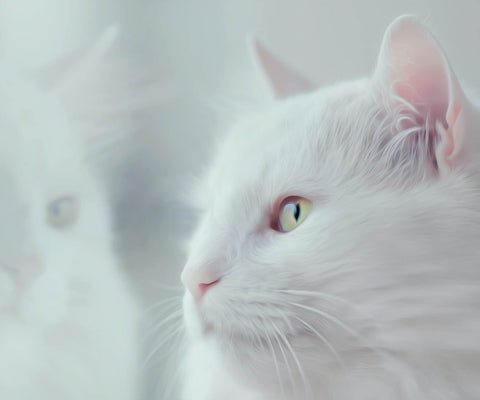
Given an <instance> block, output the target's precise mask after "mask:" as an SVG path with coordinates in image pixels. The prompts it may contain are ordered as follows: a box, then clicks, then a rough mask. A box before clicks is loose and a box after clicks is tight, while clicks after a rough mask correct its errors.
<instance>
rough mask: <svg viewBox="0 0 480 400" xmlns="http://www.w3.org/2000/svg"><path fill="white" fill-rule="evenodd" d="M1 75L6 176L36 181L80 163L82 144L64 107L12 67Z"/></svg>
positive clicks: (0, 142)
mask: <svg viewBox="0 0 480 400" xmlns="http://www.w3.org/2000/svg"><path fill="white" fill-rule="evenodd" d="M0 72H1V73H2V76H1V77H0V104H1V108H0V163H1V165H2V173H5V171H8V170H9V171H10V174H13V175H19V176H15V178H16V179H28V178H30V179H34V178H35V177H40V176H39V175H41V174H42V173H43V172H45V171H47V170H49V169H51V168H55V165H56V164H59V163H62V162H63V161H64V160H65V161H67V162H70V163H72V164H75V163H77V162H78V160H79V145H78V142H77V140H76V137H75V135H74V133H73V132H72V127H71V126H70V124H69V122H68V119H67V117H66V115H65V113H64V112H63V110H62V108H61V106H60V105H59V104H58V103H57V102H56V101H55V99H54V98H53V97H52V96H49V95H47V94H45V93H42V92H41V91H40V90H38V89H37V88H36V87H35V85H34V84H33V83H31V82H29V81H28V80H25V79H23V78H22V77H20V76H19V75H18V74H16V73H15V72H12V71H11V70H10V69H9V68H6V67H4V66H1V67H0ZM20 174H21V175H20ZM26 175H29V177H27V176H26Z"/></svg>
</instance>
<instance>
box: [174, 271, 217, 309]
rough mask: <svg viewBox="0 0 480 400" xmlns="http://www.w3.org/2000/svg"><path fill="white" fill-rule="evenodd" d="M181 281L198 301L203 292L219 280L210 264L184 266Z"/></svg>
mask: <svg viewBox="0 0 480 400" xmlns="http://www.w3.org/2000/svg"><path fill="white" fill-rule="evenodd" d="M182 282H183V284H184V285H185V287H186V288H187V290H188V291H189V292H190V293H191V295H192V296H193V298H194V299H195V301H196V302H197V303H198V302H199V301H200V300H201V299H202V298H203V296H204V295H205V293H206V292H207V291H208V290H209V289H211V288H212V287H213V286H215V285H216V284H217V283H218V282H220V277H219V274H218V271H216V268H212V267H211V266H210V265H207V266H204V267H200V268H195V269H192V268H188V267H187V268H185V269H184V270H183V272H182Z"/></svg>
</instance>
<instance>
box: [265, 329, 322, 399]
mask: <svg viewBox="0 0 480 400" xmlns="http://www.w3.org/2000/svg"><path fill="white" fill-rule="evenodd" d="M272 326H273V328H274V329H275V330H276V332H277V334H278V335H279V337H280V340H282V341H283V343H285V346H286V347H287V349H288V351H289V352H290V354H291V355H292V358H293V360H294V361H295V364H296V365H297V369H298V373H299V374H300V377H301V379H302V383H303V387H304V389H305V393H306V394H307V396H308V398H310V399H313V393H312V387H311V385H310V383H309V382H308V380H307V377H306V375H305V372H304V370H303V368H302V365H301V364H300V361H299V359H298V357H297V354H296V353H295V351H294V350H293V348H292V345H291V344H290V342H289V340H288V338H287V337H286V335H285V334H284V333H283V332H281V331H280V329H278V327H277V326H276V325H275V324H274V323H272Z"/></svg>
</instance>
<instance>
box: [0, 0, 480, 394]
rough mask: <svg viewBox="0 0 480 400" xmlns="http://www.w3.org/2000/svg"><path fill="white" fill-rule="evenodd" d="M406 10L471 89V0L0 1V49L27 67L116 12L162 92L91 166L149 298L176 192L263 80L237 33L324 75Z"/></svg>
mask: <svg viewBox="0 0 480 400" xmlns="http://www.w3.org/2000/svg"><path fill="white" fill-rule="evenodd" d="M406 13H408V14H416V15H417V16H419V17H420V18H421V19H422V20H423V21H424V22H425V23H426V24H427V25H428V26H429V27H430V28H431V29H432V31H433V32H434V34H435V35H436V37H437V39H438V40H439V41H440V43H441V44H442V46H443V48H444V49H445V50H446V52H447V54H448V56H449V59H450V61H451V64H452V65H453V67H454V69H455V70H456V72H457V74H458V76H459V77H460V79H461V80H462V81H464V82H465V84H466V86H467V87H469V88H471V89H472V90H473V91H477V92H478V88H479V87H480V76H479V75H480V74H479V72H478V71H479V67H480V45H479V42H480V40H479V39H480V1H479V0H460V1H446V0H442V1H440V0H415V1H413V0H411V1H392V0H366V1H358V0H349V1H347V0H344V1H336V0H316V1H315V0H296V1H291V0H290V1H289V0H264V1H253V0H242V1H236V2H233V1H231V2H227V1H224V0H223V1H222V0H211V1H187V0H102V1H98V0H97V1H94V0H44V1H42V2H32V1H31V0H0V56H1V57H2V58H5V59H7V60H9V61H10V62H14V63H16V64H18V65H19V66H21V67H22V68H24V69H26V70H34V69H36V68H39V67H41V66H43V65H45V64H47V63H48V62H49V61H51V60H53V59H55V58H57V57H60V56H61V55H63V54H66V53H68V52H69V51H72V50H74V49H76V48H78V47H79V46H81V45H82V44H84V43H85V42H87V41H88V40H91V39H92V38H93V37H94V36H95V35H96V34H98V33H99V32H100V31H101V30H102V29H103V28H104V27H106V26H107V25H110V24H112V23H116V24H118V25H119V26H120V28H121V30H122V35H121V39H120V40H121V47H122V51H123V52H124V54H125V55H126V56H127V57H132V58H133V59H134V60H135V64H136V66H135V68H142V67H143V68H144V69H145V70H146V71H148V73H149V74H150V76H151V79H152V85H153V84H159V90H160V91H164V93H162V96H160V97H161V98H162V99H163V100H162V101H161V102H156V103H155V105H154V106H152V107H150V108H149V109H146V110H145V112H144V113H140V116H139V118H141V119H142V121H141V123H139V126H140V127H141V128H140V129H137V130H136V131H135V133H134V135H135V137H134V138H133V141H126V142H125V145H126V146H129V147H131V151H129V152H127V153H126V155H125V154H124V155H123V156H122V158H120V160H117V161H116V163H115V164H114V166H109V167H108V166H107V167H105V168H101V167H98V166H97V168H98V169H99V173H100V174H101V175H102V177H103V179H104V180H105V185H107V186H108V188H109V189H110V193H111V198H112V204H113V206H114V211H115V216H116V227H117V247H118V250H119V253H120V255H121V258H122V261H123V265H124V267H125V269H126V270H127V272H128V274H129V276H130V277H131V282H132V285H133V287H134V288H135V290H136V292H137V293H138V296H139V298H140V300H141V302H142V305H143V307H144V308H147V307H148V306H150V305H152V304H155V302H157V301H159V300H161V299H164V298H168V297H169V296H172V295H176V294H177V292H175V288H176V287H177V288H179V287H180V280H179V275H180V271H181V269H182V264H183V262H184V259H185V254H184V244H185V243H186V240H187V239H188V234H189V232H190V231H191V230H192V227H193V226H194V221H195V218H194V216H193V215H192V214H191V213H190V212H189V211H188V209H187V208H186V207H185V206H183V203H182V202H181V201H180V200H179V199H181V198H182V197H183V196H184V195H185V193H186V192H187V190H188V186H189V185H190V183H191V182H192V179H193V178H194V177H195V176H196V175H197V174H198V173H199V171H200V170H201V169H202V168H204V167H205V165H206V163H207V160H208V159H209V157H210V156H211V154H212V152H213V150H212V149H213V146H212V143H213V140H214V137H215V136H218V135H221V134H222V131H223V130H224V127H225V126H226V125H227V124H228V120H229V117H230V116H231V115H233V110H235V109H238V108H240V109H241V108H242V105H245V107H248V106H249V104H251V103H253V99H254V98H255V96H256V95H257V94H258V93H259V92H261V91H262V90H263V89H265V86H264V85H263V84H262V82H261V81H260V79H259V76H258V75H257V74H256V71H255V69H254V67H253V65H252V63H251V60H250V58H249V57H250V56H249V53H248V52H247V46H246V37H247V35H248V34H252V33H253V34H255V35H256V36H258V37H259V38H261V39H262V41H263V42H264V43H266V44H267V45H268V46H269V47H270V49H271V50H272V52H273V53H275V54H276V55H278V56H279V57H280V58H282V59H284V60H285V61H288V62H289V63H290V64H291V65H292V66H294V67H295V69H297V70H298V71H300V72H302V73H303V74H304V75H305V76H307V77H309V78H310V79H311V80H312V81H313V82H315V83H318V84H319V85H327V84H330V83H332V82H335V81H338V80H346V79H353V78H357V77H361V76H365V75H368V74H369V73H371V72H372V69H373V66H374V63H375V59H376V55H377V51H378V48H379V45H380V42H381V39H382V35H383V32H384V30H385V28H386V26H387V25H388V24H389V23H390V22H391V21H392V20H393V19H394V18H395V17H397V16H399V15H401V14H406ZM132 68H133V67H132ZM172 310H173V308H170V311H172ZM165 313H166V314H164V316H166V315H168V310H166V311H165ZM152 315H153V314H152ZM159 315H160V314H156V316H157V318H160V317H164V316H160V317H159ZM148 318H149V317H147V322H146V324H147V325H148V324H149V323H150V324H151V323H152V321H148ZM157 321H158V319H157ZM167 328H168V327H165V329H167ZM160 336H161V333H159V335H158V337H160ZM154 342H155V339H154V340H153V341H152V342H148V343H147V344H146V347H147V348H149V347H150V348H153V347H152V346H153V344H152V343H154ZM148 352H149V350H146V353H148ZM168 368H172V367H168ZM162 369H164V362H163V359H162V358H161V357H160V358H158V359H157V360H156V362H155V361H154V362H151V363H150V365H148V366H147V370H148V371H149V373H148V374H147V377H146V383H145V398H148V399H152V398H155V396H159V395H158V394H156V393H159V391H161V390H162V389H161V387H162V385H163V383H162V379H161V376H164V371H163V370H162ZM169 372H171V371H169ZM157 383H158V384H157ZM172 396H173V395H172ZM169 398H170V397H169ZM172 398H173V397H172Z"/></svg>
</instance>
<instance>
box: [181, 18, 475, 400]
mask: <svg viewBox="0 0 480 400" xmlns="http://www.w3.org/2000/svg"><path fill="white" fill-rule="evenodd" d="M314 47H315V44H312V51H319V49H315V48H314ZM256 49H257V52H258V59H259V61H260V64H261V65H262V66H263V68H264V69H265V74H266V77H268V79H269V81H270V82H271V83H272V84H273V89H274V92H275V94H276V95H277V97H282V98H286V97H288V98H286V99H282V101H279V102H278V103H276V104H275V105H273V106H272V107H271V108H270V109H268V110H262V112H259V113H258V115H252V117H251V118H250V119H246V120H244V121H242V122H240V123H238V124H237V125H235V126H234V127H233V128H232V130H231V132H230V133H229V135H227V137H226V138H225V140H224V141H223V143H222V144H221V146H220V149H219V151H218V154H217V156H216V158H215V160H214V162H213V165H212V167H211V169H210V171H209V173H208V174H207V176H206V177H205V180H204V181H203V185H201V186H200V191H199V193H198V195H197V196H196V197H194V198H193V203H194V205H195V206H196V207H197V208H199V210H200V212H201V219H200V223H199V226H198V229H197V231H196V233H195V235H194V237H193V239H192V241H191V245H190V250H189V258H188V261H187V264H186V266H185V268H184V271H183V274H182V280H183V282H184V284H185V286H186V288H187V291H186V294H185V297H184V318H185V323H186V327H187V331H188V335H189V337H188V345H187V355H186V356H185V359H184V361H183V364H182V368H183V374H184V381H183V385H182V392H183V397H182V398H183V399H184V400H193V399H195V400H220V399H221V400H227V399H228V400H249V399H251V400H254V399H255V400H274V399H275V400H276V399H284V400H287V399H288V400H291V399H298V400H314V399H324V400H326V399H336V400H347V399H348V400H352V399H355V400H385V399H389V400H400V399H410V400H412V399H415V400H417V399H418V400H420V399H421V400H438V399H442V400H453V399H479V398H480V385H479V384H478V380H479V379H480V340H479V334H480V306H479V305H480V268H479V256H480V247H479V243H480V190H479V188H480V186H479V183H480V180H479V178H480V157H479V156H478V153H479V151H480V133H479V132H478V126H480V112H479V106H478V104H477V105H475V103H474V101H473V100H472V99H470V98H469V97H467V96H466V95H465V92H464V91H463V90H462V88H461V86H460V84H459V82H458V80H457V78H456V77H455V74H454V73H453V71H452V69H451V68H450V66H449V63H448V61H447V58H446V56H445V55H444V53H443V51H442V50H441V48H440V46H439V45H438V43H437V42H436V41H435V39H434V38H433V37H432V36H431V34H430V33H429V32H428V31H427V29H426V28H425V27H424V26H423V25H422V23H421V22H419V21H418V20H417V19H416V18H414V17H410V16H405V17H400V18H398V19H397V20H395V21H394V22H393V23H392V24H391V25H390V27H389V28H388V29H387V32H386V34H385V37H384V39H383V44H382V46H381V50H380V55H379V58H378V63H377V66H376V70H375V73H374V74H373V76H372V77H371V78H370V79H362V80H358V81H354V82H347V83H341V84H337V85H335V86H332V87H329V88H324V89H319V90H314V91H312V92H311V93H307V94H305V93H303V94H299V93H300V92H306V91H309V90H311V89H313V88H311V87H310V86H309V84H308V83H307V81H306V80H305V79H302V78H301V77H299V76H297V75H296V74H295V73H294V72H293V71H292V70H291V69H289V68H288V67H286V66H284V65H282V64H281V63H280V62H279V61H278V60H276V59H275V58H274V57H273V56H272V55H271V54H270V53H269V52H267V51H266V50H265V49H264V48H262V47H261V46H260V45H258V44H257V45H256ZM352 62H354V60H352ZM293 95H295V96H293ZM290 96H292V97H290Z"/></svg>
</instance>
